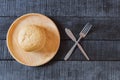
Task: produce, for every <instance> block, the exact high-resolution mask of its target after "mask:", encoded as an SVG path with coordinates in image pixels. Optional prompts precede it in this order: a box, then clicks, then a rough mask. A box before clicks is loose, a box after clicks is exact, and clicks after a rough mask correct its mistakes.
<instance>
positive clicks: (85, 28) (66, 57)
mask: <svg viewBox="0 0 120 80" xmlns="http://www.w3.org/2000/svg"><path fill="white" fill-rule="evenodd" d="M91 27H92V25H91V24H90V23H89V22H88V23H87V24H86V25H85V27H84V28H83V29H82V31H81V32H80V33H79V35H80V37H79V38H78V40H77V41H76V42H75V44H74V45H73V46H72V48H71V49H70V50H69V51H68V53H67V55H66V56H65V58H64V60H67V59H68V58H69V57H70V56H71V54H72V52H73V51H74V49H75V47H76V45H77V44H78V42H79V41H80V39H82V38H84V37H85V36H86V35H87V33H88V32H89V30H90V29H91ZM88 60H89V59H88Z"/></svg>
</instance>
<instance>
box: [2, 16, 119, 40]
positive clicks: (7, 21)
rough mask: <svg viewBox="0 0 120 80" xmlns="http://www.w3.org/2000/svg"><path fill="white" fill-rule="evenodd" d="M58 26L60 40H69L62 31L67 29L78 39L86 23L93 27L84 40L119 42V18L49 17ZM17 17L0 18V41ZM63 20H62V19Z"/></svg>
mask: <svg viewBox="0 0 120 80" xmlns="http://www.w3.org/2000/svg"><path fill="white" fill-rule="evenodd" d="M49 17H50V18H51V19H52V20H53V21H54V22H55V23H56V25H57V26H58V29H59V31H60V35H61V39H70V38H68V36H67V35H66V33H65V31H64V29H65V28H69V29H71V31H72V32H73V33H74V35H75V36H76V37H77V38H78V37H79V32H80V31H81V29H82V28H83V27H84V25H85V24H86V23H87V22H90V23H91V24H92V25H93V27H92V29H91V32H90V33H89V34H88V35H87V36H86V38H85V40H120V18H104V17H101V18H92V17H69V16H67V17H63V16H59V17H58V16H49ZM16 18H17V17H0V35H1V36H0V39H6V33H7V30H8V28H9V26H10V25H11V23H12V22H13V21H14V20H15V19H16ZM63 18H64V19H63Z"/></svg>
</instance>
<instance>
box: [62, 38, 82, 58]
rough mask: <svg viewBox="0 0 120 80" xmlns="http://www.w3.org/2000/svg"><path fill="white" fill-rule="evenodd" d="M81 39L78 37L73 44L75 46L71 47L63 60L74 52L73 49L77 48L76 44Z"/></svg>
mask: <svg viewBox="0 0 120 80" xmlns="http://www.w3.org/2000/svg"><path fill="white" fill-rule="evenodd" d="M81 38H82V37H79V39H78V40H77V41H76V42H75V44H74V45H73V46H72V48H71V49H70V50H69V51H68V53H67V55H66V56H65V58H64V60H67V59H68V58H69V57H70V56H71V54H72V52H73V51H74V49H75V47H76V46H77V44H78V42H79V41H80V39H81Z"/></svg>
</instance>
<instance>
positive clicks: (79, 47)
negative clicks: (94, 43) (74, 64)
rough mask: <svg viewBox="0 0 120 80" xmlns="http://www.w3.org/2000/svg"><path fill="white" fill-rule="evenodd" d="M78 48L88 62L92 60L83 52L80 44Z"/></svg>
mask: <svg viewBox="0 0 120 80" xmlns="http://www.w3.org/2000/svg"><path fill="white" fill-rule="evenodd" d="M77 46H78V48H79V49H80V50H81V52H82V53H83V55H84V56H85V58H86V59H87V60H90V59H89V57H88V56H87V54H86V52H85V51H84V50H83V48H82V46H81V45H80V44H79V43H78V44H77Z"/></svg>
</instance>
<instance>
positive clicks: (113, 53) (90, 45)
mask: <svg viewBox="0 0 120 80" xmlns="http://www.w3.org/2000/svg"><path fill="white" fill-rule="evenodd" d="M5 44H6V42H5V40H0V53H1V56H0V59H3V60H4V59H13V58H12V57H11V56H10V54H9V52H8V50H7V47H6V45H5ZM73 44H74V42H72V41H71V40H62V41H61V46H60V48H59V51H58V53H57V55H56V56H55V57H54V59H53V60H55V61H56V60H57V61H59V60H61V61H62V60H63V59H64V56H65V55H66V53H67V52H68V50H69V49H70V48H71V47H72V45H73ZM81 45H82V46H83V48H84V49H85V51H86V52H87V54H88V56H89V57H90V60H93V61H94V60H120V54H119V53H120V49H119V48H120V46H119V45H120V41H87V40H85V41H82V42H81ZM69 60H70V61H79V60H82V61H83V60H86V59H85V57H84V56H83V55H82V53H81V52H80V50H79V49H78V48H76V49H75V51H74V52H73V54H72V56H71V57H70V58H69Z"/></svg>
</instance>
